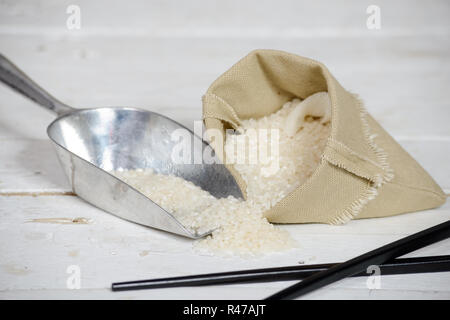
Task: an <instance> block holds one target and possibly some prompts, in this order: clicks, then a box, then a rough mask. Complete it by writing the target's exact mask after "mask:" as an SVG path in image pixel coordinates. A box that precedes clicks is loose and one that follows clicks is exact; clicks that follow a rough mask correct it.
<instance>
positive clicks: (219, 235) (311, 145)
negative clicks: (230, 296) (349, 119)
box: [113, 103, 330, 256]
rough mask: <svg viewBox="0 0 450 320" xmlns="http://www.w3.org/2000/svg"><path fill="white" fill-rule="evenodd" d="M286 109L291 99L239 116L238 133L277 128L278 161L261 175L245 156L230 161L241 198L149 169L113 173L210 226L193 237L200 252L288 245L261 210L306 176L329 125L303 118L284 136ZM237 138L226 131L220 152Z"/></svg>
mask: <svg viewBox="0 0 450 320" xmlns="http://www.w3.org/2000/svg"><path fill="white" fill-rule="evenodd" d="M292 109H293V106H292V105H291V103H286V104H285V105H283V107H282V108H281V109H280V110H279V111H277V112H276V113H273V114H271V115H269V116H266V117H263V118H260V119H249V120H244V121H243V122H242V126H241V127H240V128H238V129H237V131H239V132H240V136H241V138H242V135H244V136H245V135H246V134H247V133H248V132H249V130H250V129H269V130H270V129H278V130H279V131H278V132H279V141H278V143H279V151H278V155H277V158H276V159H274V158H273V157H272V161H277V162H278V163H279V169H278V171H277V172H276V173H275V174H273V175H267V174H264V172H263V170H261V169H262V167H263V166H262V165H261V164H248V162H249V161H245V162H244V163H240V164H235V165H234V167H235V168H236V170H237V171H238V172H239V173H240V174H241V176H242V178H243V179H244V181H245V182H246V184H247V200H246V201H244V200H238V199H236V198H234V197H232V196H230V197H228V198H223V199H217V198H215V197H214V196H212V195H211V194H209V193H208V192H207V191H204V190H202V189H201V188H199V187H197V186H196V185H194V184H193V183H191V182H189V181H186V180H184V179H182V178H179V177H176V176H166V175H162V174H158V173H155V172H153V171H152V170H151V169H145V170H127V171H114V172H113V174H115V175H116V176H117V177H119V178H120V179H122V180H124V181H125V182H127V183H128V184H130V185H132V186H133V187H135V188H136V189H138V190H139V191H140V192H142V193H143V194H145V195H146V196H147V197H149V198H150V199H152V200H153V201H154V202H156V203H157V204H158V205H160V206H161V207H163V208H164V209H165V210H167V211H169V212H171V213H172V214H173V215H174V216H175V217H176V218H177V219H178V220H179V221H180V222H181V223H182V224H183V225H184V226H186V227H187V228H189V229H191V230H192V231H196V232H199V233H202V232H204V231H208V230H211V229H215V231H213V233H212V234H211V235H210V236H208V237H206V238H204V239H200V240H198V241H196V243H195V248H196V249H198V250H200V251H201V252H202V253H212V254H234V255H240V256H252V255H260V254H264V253H269V252H278V251H283V250H287V249H290V248H293V247H295V241H293V239H292V238H291V236H290V235H289V233H288V232H287V231H286V230H283V229H281V228H280V227H277V226H274V225H273V224H271V223H269V222H268V221H267V219H266V218H265V217H264V216H263V213H264V211H266V210H268V209H270V208H271V207H273V206H274V205H275V204H276V203H277V202H279V201H280V200H281V199H283V198H284V197H285V196H287V195H288V194H289V193H290V192H292V191H293V190H294V189H296V188H297V187H298V186H300V185H301V184H303V183H304V182H305V181H306V179H308V177H310V176H311V174H312V173H313V171H314V170H315V168H316V167H317V165H318V163H319V161H320V157H321V155H322V153H323V149H324V147H325V144H326V140H327V138H328V136H329V133H330V125H329V124H321V123H320V121H319V120H317V119H312V118H311V119H307V121H306V122H305V123H304V124H303V128H302V129H300V130H299V131H298V132H297V133H296V134H295V135H294V136H292V137H290V136H288V135H287V133H286V132H285V131H284V130H283V128H284V123H285V120H286V118H287V116H288V115H289V113H290V112H291V111H292ZM238 137H239V135H236V134H227V136H226V140H225V152H226V153H228V152H232V150H231V149H232V148H233V147H234V146H235V143H236V141H235V139H238ZM269 137H270V136H269ZM266 143H267V141H265V140H264V139H263V140H258V143H257V144H254V145H250V146H248V147H249V148H260V145H262V144H266ZM269 150H270V147H269ZM246 156H248V154H247V155H246ZM264 167H267V164H265V165H264Z"/></svg>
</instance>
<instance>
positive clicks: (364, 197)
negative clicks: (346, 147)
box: [330, 94, 394, 224]
mask: <svg viewBox="0 0 450 320" xmlns="http://www.w3.org/2000/svg"><path fill="white" fill-rule="evenodd" d="M352 95H353V97H354V99H355V100H356V101H357V103H358V108H359V111H360V119H361V124H362V128H363V133H364V137H365V138H366V141H367V143H368V144H369V147H370V148H371V149H372V151H373V152H374V153H375V156H376V157H377V159H378V161H379V162H380V165H381V167H382V168H383V171H384V174H383V175H376V177H377V178H376V180H377V182H372V181H371V182H370V183H369V184H368V187H367V189H366V190H365V191H364V192H363V193H362V194H361V195H360V197H359V198H358V199H357V200H355V201H353V202H352V203H351V204H350V206H348V207H347V208H346V209H344V211H343V212H342V213H340V214H338V216H337V217H335V218H334V219H332V220H331V221H330V223H331V224H344V223H346V222H348V221H350V220H352V219H354V218H355V217H357V216H358V215H359V213H360V212H361V211H362V210H363V209H364V207H365V206H366V204H367V203H368V202H369V201H370V200H373V199H375V198H376V196H377V195H378V188H380V187H381V186H382V185H383V184H384V183H386V182H388V181H391V180H392V179H393V178H394V170H393V169H392V168H391V167H390V164H389V162H388V160H387V158H388V155H387V153H386V152H385V151H384V150H383V149H382V148H381V147H379V146H378V145H377V144H376V143H375V141H374V139H375V137H376V135H375V134H372V133H371V132H370V126H369V123H368V122H367V119H366V116H367V111H366V110H365V109H364V106H363V104H362V101H361V100H360V99H359V98H358V97H357V96H356V95H355V94H352Z"/></svg>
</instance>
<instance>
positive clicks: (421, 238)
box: [267, 221, 450, 300]
mask: <svg viewBox="0 0 450 320" xmlns="http://www.w3.org/2000/svg"><path fill="white" fill-rule="evenodd" d="M448 237H450V221H447V222H444V223H441V224H438V225H437V226H434V227H431V228H428V229H425V230H423V231H421V232H418V233H415V234H413V235H410V236H408V237H405V238H402V239H400V240H397V241H395V242H392V243H389V244H387V245H385V246H382V247H380V248H378V249H375V250H372V251H370V252H367V253H365V254H363V255H360V256H358V257H356V258H353V259H351V260H348V261H346V262H344V263H340V264H338V265H335V266H333V267H331V268H329V269H327V270H324V271H321V272H319V273H315V274H313V275H312V276H310V277H308V278H306V279H304V280H303V281H301V282H299V283H297V284H294V285H292V286H290V287H288V288H286V289H284V290H281V291H279V292H277V293H275V294H274V295H271V296H270V297H268V298H267V300H281V299H294V298H297V297H300V296H301V295H304V294H306V293H309V292H311V291H313V290H315V289H318V288H321V287H324V286H326V285H328V284H331V283H333V282H336V281H338V280H341V279H343V278H346V277H349V276H352V275H354V274H357V273H359V272H362V271H364V270H366V269H367V268H368V267H369V266H371V265H381V264H383V263H385V262H386V261H389V260H392V259H394V258H396V257H399V256H402V255H404V254H407V253H409V252H412V251H415V250H417V249H420V248H423V247H426V246H428V245H430V244H432V243H435V242H438V241H441V240H444V239H447V238H448Z"/></svg>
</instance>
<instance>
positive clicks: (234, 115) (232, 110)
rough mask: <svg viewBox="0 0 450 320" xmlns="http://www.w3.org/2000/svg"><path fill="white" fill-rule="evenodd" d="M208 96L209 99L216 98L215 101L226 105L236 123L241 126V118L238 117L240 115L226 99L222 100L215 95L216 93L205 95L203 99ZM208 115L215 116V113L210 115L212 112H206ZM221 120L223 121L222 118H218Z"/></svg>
mask: <svg viewBox="0 0 450 320" xmlns="http://www.w3.org/2000/svg"><path fill="white" fill-rule="evenodd" d="M207 96H209V97H212V98H215V99H217V100H218V101H219V102H221V103H222V104H223V105H225V106H226V107H227V108H228V109H229V111H230V112H231V115H232V116H233V117H234V119H233V120H234V121H235V122H236V123H237V124H239V122H240V119H239V117H238V115H237V114H236V111H235V110H234V108H233V107H232V106H231V105H230V104H229V103H228V102H226V101H225V100H224V99H222V98H221V97H219V96H217V95H215V94H214V93H205V95H204V96H203V97H207ZM205 113H206V114H208V113H209V114H214V113H210V112H208V111H206V112H205ZM218 119H219V120H222V119H221V118H218Z"/></svg>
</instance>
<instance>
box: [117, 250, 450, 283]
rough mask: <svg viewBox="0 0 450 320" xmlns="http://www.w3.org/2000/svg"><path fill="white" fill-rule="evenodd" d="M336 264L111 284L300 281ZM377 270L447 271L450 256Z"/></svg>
mask: <svg viewBox="0 0 450 320" xmlns="http://www.w3.org/2000/svg"><path fill="white" fill-rule="evenodd" d="M335 265H336V263H326V264H315V265H301V266H290V267H277V268H264V269H252V270H242V271H232V272H220V273H209V274H200V275H192V276H183V277H171V278H160V279H150V280H138V281H127V282H116V283H113V284H112V286H111V288H112V290H113V291H126V290H142V289H157V288H171V287H172V288H173V287H191V286H207V285H221V284H236V283H259V282H274V281H289V280H301V279H305V278H307V277H309V276H311V275H313V274H316V273H318V272H321V271H325V270H328V269H329V268H331V267H333V266H335ZM379 267H380V274H381V275H393V274H411V273H431V272H444V271H450V255H445V256H431V257H419V258H404V259H395V260H393V261H392V262H387V263H384V264H382V265H380V266H379ZM368 275H369V274H367V273H366V272H365V271H363V272H359V273H357V274H354V275H352V277H364V276H368Z"/></svg>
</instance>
